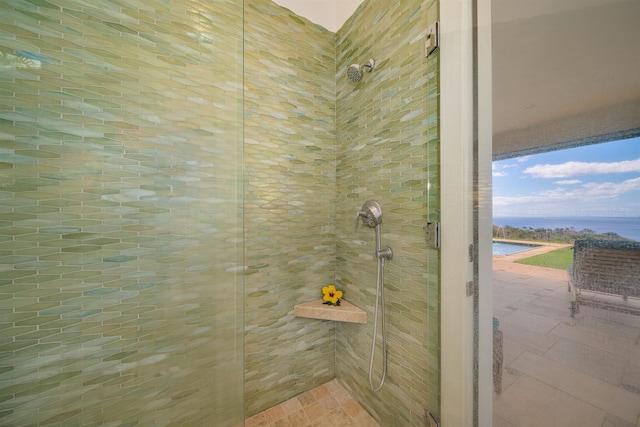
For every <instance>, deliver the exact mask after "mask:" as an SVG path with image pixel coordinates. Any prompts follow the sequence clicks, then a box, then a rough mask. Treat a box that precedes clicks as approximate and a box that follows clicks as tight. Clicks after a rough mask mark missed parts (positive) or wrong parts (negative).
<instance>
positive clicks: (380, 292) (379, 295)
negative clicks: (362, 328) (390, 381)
mask: <svg viewBox="0 0 640 427" xmlns="http://www.w3.org/2000/svg"><path fill="white" fill-rule="evenodd" d="M376 249H377V250H376V258H377V259H378V273H377V276H376V309H375V314H374V317H373V337H372V339H371V358H370V360H369V386H370V387H371V390H373V391H374V392H377V391H378V390H380V389H381V388H382V385H383V384H384V380H385V378H386V377H387V334H386V333H385V328H384V323H385V322H384V260H385V257H384V256H381V253H380V226H379V225H378V226H377V227H376ZM378 312H380V314H381V315H380V320H381V321H382V327H381V329H382V331H381V332H382V378H381V379H380V384H378V386H377V387H376V386H374V385H373V360H374V357H375V354H376V337H377V335H378Z"/></svg>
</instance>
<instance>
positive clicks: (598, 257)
mask: <svg viewBox="0 0 640 427" xmlns="http://www.w3.org/2000/svg"><path fill="white" fill-rule="evenodd" d="M569 290H570V291H571V292H572V294H573V301H572V302H571V317H575V315H576V313H578V312H579V311H580V305H587V306H592V307H599V308H606V309H610V310H615V311H619V312H623V313H631V314H640V242H626V241H610V240H576V241H575V243H574V252H573V265H571V266H570V267H569Z"/></svg>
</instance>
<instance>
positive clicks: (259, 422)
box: [245, 379, 380, 427]
mask: <svg viewBox="0 0 640 427" xmlns="http://www.w3.org/2000/svg"><path fill="white" fill-rule="evenodd" d="M245 427H380V426H379V425H378V423H377V422H376V421H375V420H374V419H373V418H372V417H371V416H370V415H369V414H368V413H367V412H366V411H365V410H364V409H363V408H362V406H360V404H358V402H356V401H355V400H354V399H353V398H352V397H351V395H350V394H349V393H348V392H347V390H345V388H344V387H342V385H340V383H339V382H338V380H335V379H334V380H332V381H329V382H328V383H326V384H323V385H321V386H319V387H316V388H314V389H313V390H310V391H308V392H306V393H302V394H301V395H299V396H296V397H294V398H293V399H289V400H287V401H286V402H284V403H281V404H280V405H277V406H274V407H273V408H269V409H267V410H266V411H264V412H261V413H259V414H257V415H255V416H253V417H251V418H248V419H247V420H246V422H245Z"/></svg>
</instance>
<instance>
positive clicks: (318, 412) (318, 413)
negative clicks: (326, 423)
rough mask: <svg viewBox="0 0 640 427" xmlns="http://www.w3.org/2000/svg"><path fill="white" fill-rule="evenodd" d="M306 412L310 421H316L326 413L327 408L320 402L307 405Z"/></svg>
mask: <svg viewBox="0 0 640 427" xmlns="http://www.w3.org/2000/svg"><path fill="white" fill-rule="evenodd" d="M304 413H305V415H306V416H307V419H308V420H309V421H310V422H314V421H315V420H317V419H318V418H320V417H322V416H323V415H324V414H325V410H324V408H323V407H322V406H320V404H319V403H318V402H313V403H312V404H310V405H308V406H305V408H304Z"/></svg>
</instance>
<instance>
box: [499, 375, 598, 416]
mask: <svg viewBox="0 0 640 427" xmlns="http://www.w3.org/2000/svg"><path fill="white" fill-rule="evenodd" d="M494 407H495V409H496V411H497V412H498V413H499V414H500V416H501V417H502V418H503V419H504V420H505V421H507V422H508V423H511V424H513V425H514V426H517V427H541V426H545V427H574V426H575V427H578V426H579V427H601V426H602V422H603V420H604V417H605V412H604V411H602V410H600V409H598V408H596V407H594V406H591V405H589V404H587V403H585V402H583V401H581V400H579V399H576V398H574V397H572V396H570V395H569V394H567V393H564V392H562V391H560V390H558V389H556V388H553V387H550V386H548V385H546V384H543V383H542V382H540V381H538V380H535V379H533V378H530V377H528V376H523V377H520V378H518V380H517V381H516V382H515V383H514V384H513V385H511V387H509V389H508V390H507V391H505V392H504V393H502V395H501V396H500V397H499V398H497V399H495V400H494ZM507 425H508V424H507Z"/></svg>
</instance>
